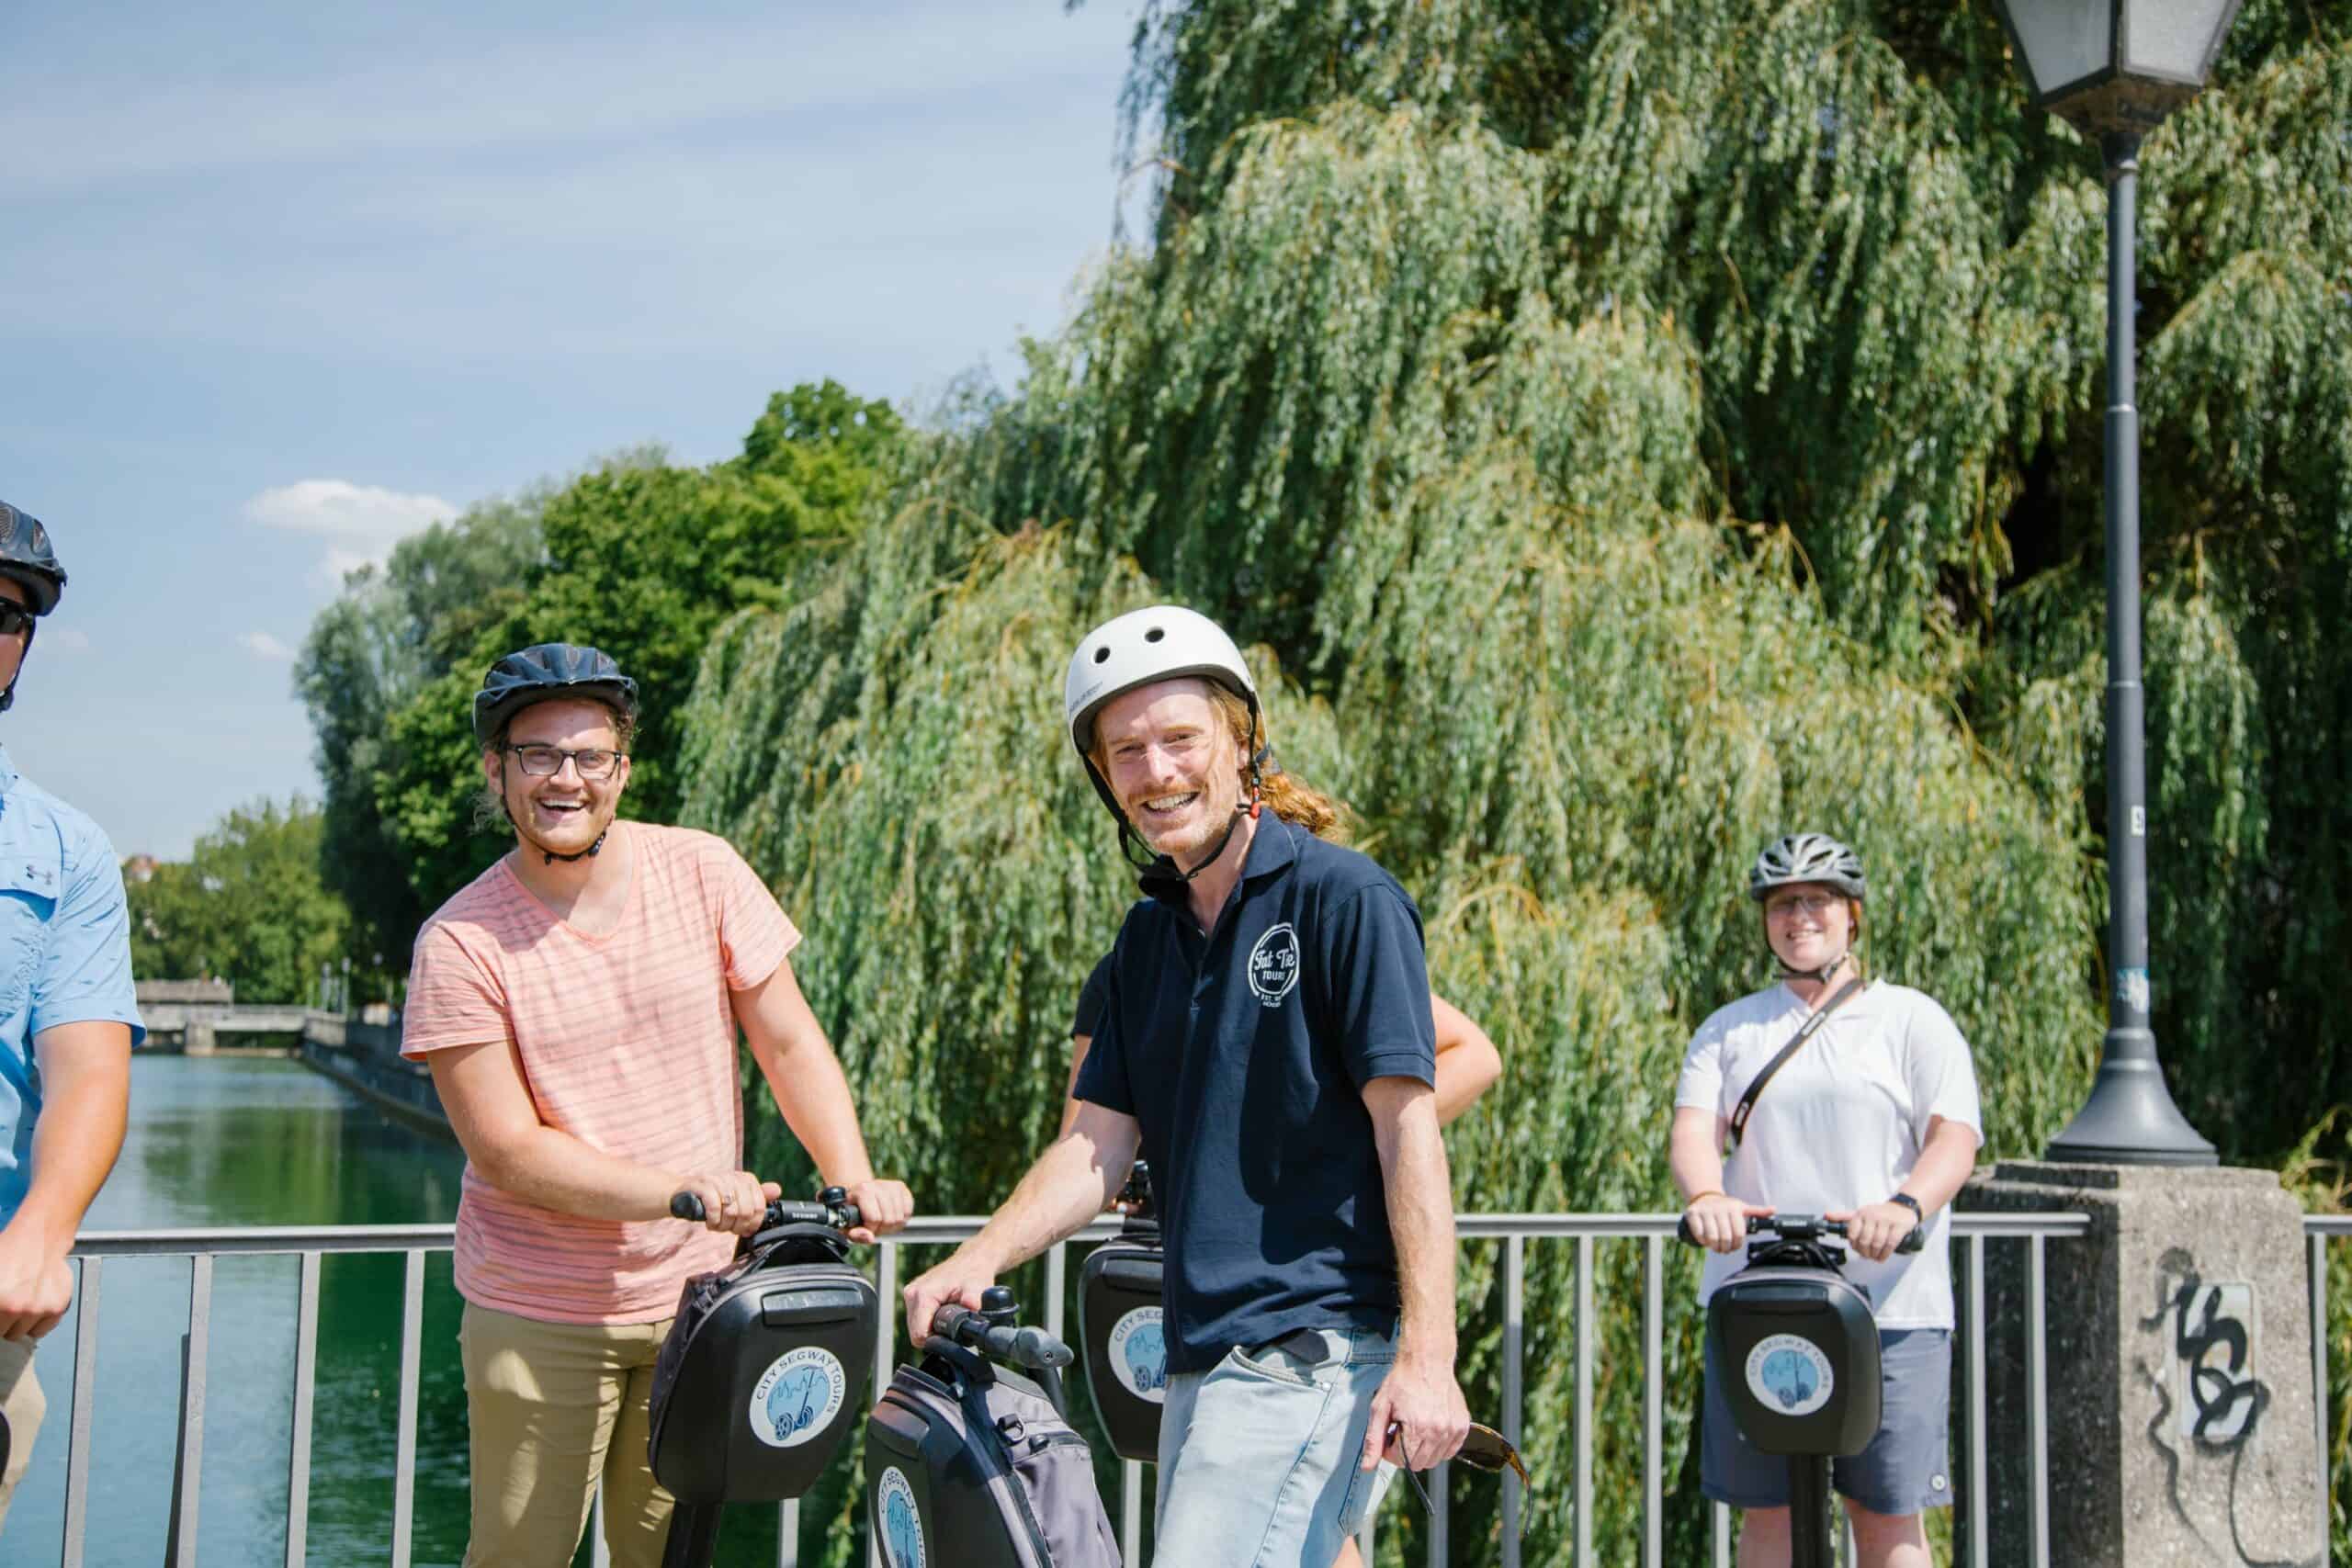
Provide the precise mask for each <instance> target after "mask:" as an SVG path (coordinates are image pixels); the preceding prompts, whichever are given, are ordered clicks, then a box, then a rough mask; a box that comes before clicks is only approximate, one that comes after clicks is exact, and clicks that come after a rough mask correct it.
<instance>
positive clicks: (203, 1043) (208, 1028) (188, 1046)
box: [180, 1017, 214, 1056]
mask: <svg viewBox="0 0 2352 1568" xmlns="http://www.w3.org/2000/svg"><path fill="white" fill-rule="evenodd" d="M180 1038H181V1040H182V1042H183V1043H182V1045H181V1047H180V1048H181V1049H182V1050H183V1051H185V1052H187V1055H191V1056H209V1055H212V1052H213V1049H214V1043H213V1036H212V1021H211V1020H210V1019H209V1018H193V1017H192V1018H190V1019H189V1020H188V1021H187V1032H185V1033H184V1034H182V1035H181V1036H180Z"/></svg>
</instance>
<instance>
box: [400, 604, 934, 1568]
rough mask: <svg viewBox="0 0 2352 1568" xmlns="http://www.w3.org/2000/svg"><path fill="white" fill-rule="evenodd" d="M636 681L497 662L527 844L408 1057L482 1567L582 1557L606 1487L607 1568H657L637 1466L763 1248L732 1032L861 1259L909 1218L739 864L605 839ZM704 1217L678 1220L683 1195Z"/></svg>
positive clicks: (409, 1026) (595, 663)
mask: <svg viewBox="0 0 2352 1568" xmlns="http://www.w3.org/2000/svg"><path fill="white" fill-rule="evenodd" d="M636 717H637V687H636V684H635V682H632V681H630V680H629V679H628V677H627V676H625V675H623V674H622V673H621V672H620V671H619V670H618V669H617V668H616V666H615V665H614V663H613V661H612V660H610V659H609V658H607V657H605V655H604V654H603V653H600V652H598V651H597V650H596V649H591V648H578V647H573V646H571V645H569V644H564V643H546V644H541V645H539V646H538V647H536V648H530V649H524V650H523V651H521V652H519V653H513V654H509V655H507V656H506V657H505V658H504V659H502V660H499V661H498V663H497V664H495V665H494V666H492V670H491V672H490V677H489V679H488V681H487V682H485V683H484V685H483V688H482V690H481V693H480V694H477V696H476V697H475V700H474V733H475V737H476V739H478V740H479V741H480V742H481V748H482V752H481V755H482V773H483V778H484V781H485V783H486V784H487V785H488V791H487V793H486V795H485V801H486V803H494V804H493V806H492V808H493V809H495V810H498V811H501V812H503V814H504V815H505V818H506V819H507V821H508V822H509V823H510V824H512V825H513V827H514V829H515V848H514V849H513V850H512V851H510V852H508V853H507V854H505V855H503V856H502V857H501V858H500V859H499V861H498V862H497V863H495V864H493V865H492V866H491V868H490V869H489V870H488V871H486V872H484V873H482V874H481V875H480V876H478V877H476V878H475V879H474V880H473V882H472V883H470V884H469V885H468V886H466V887H465V888H463V889H462V890H461V891H459V892H458V894H457V896H456V897H452V898H451V899H450V900H449V901H448V902H447V904H444V905H443V906H442V907H441V908H440V909H439V910H437V911H436V912H435V914H434V916H433V918H432V919H430V920H428V921H426V922H425V925H424V930H423V931H420V932H419V933H418V935H417V940H416V957H415V964H414V968H413V973H412V974H411V976H410V980H409V1000H408V1011H407V1015H406V1020H405V1031H404V1038H403V1040H402V1043H401V1049H402V1050H403V1051H404V1052H405V1053H406V1054H407V1055H410V1056H412V1057H415V1058H418V1059H421V1060H423V1061H425V1062H427V1063H429V1064H431V1066H432V1068H433V1080H434V1083H435V1087H436V1088H438V1089H439V1090H440V1094H441V1103H442V1105H443V1107H444V1109H446V1110H447V1111H448V1114H449V1122H450V1125H451V1126H452V1127H454V1128H455V1129H456V1130H457V1134H458V1142H459V1143H461V1144H463V1145H465V1150H466V1157H467V1164H466V1174H465V1184H464V1194H463V1196H462V1198H461V1199H460V1201H459V1202H458V1232H457V1283H458V1292H459V1293H460V1294H462V1295H463V1296H464V1297H465V1299H466V1308H465V1314H464V1317H463V1319H462V1323H461V1326H460V1328H459V1330H458V1343H459V1346H460V1348H461V1351H462V1357H463V1360H464V1363H465V1371H466V1405H467V1416H468V1422H469V1430H470V1437H469V1449H470V1457H471V1461H472V1469H473V1529H472V1538H471V1540H470V1541H469V1544H468V1546H467V1549H466V1563H467V1568H539V1565H545V1568H560V1565H561V1564H567V1563H569V1562H571V1557H572V1553H573V1551H575V1549H576V1548H577V1547H578V1545H579V1541H580V1534H581V1530H582V1528H583V1527H584V1525H585V1524H586V1522H587V1517H588V1510H589V1505H590V1501H591V1499H592V1498H593V1496H594V1492H595V1488H596V1483H597V1480H598V1478H599V1477H600V1476H601V1477H602V1479H603V1480H604V1483H605V1540H606V1543H607V1545H608V1546H609V1547H610V1549H611V1553H612V1560H613V1562H614V1563H615V1564H616V1565H617V1568H639V1565H642V1568H654V1564H656V1563H658V1562H660V1560H661V1557H662V1547H663V1543H664V1540H665V1539H666V1536H667V1534H668V1524H669V1517H670V1511H671V1498H670V1495H669V1494H668V1493H667V1492H665V1491H664V1490H662V1487H661V1486H660V1485H658V1484H657V1483H655V1481H654V1479H653V1474H652V1471H651V1469H650V1466H649V1465H648V1463H647V1459H646V1438H647V1404H648V1396H649V1394H650V1392H651V1387H652V1382H653V1363H654V1358H655V1355H656V1353H657V1352H658V1351H659V1349H660V1348H661V1344H662V1337H663V1336H664V1335H666V1334H667V1333H668V1332H669V1327H670V1318H671V1315H672V1314H673V1312H674V1310H675V1309H676V1306H677V1303H678V1296H679V1292H680V1290H681V1288H682V1287H683V1286H684V1282H685V1280H687V1278H688V1277H689V1276H691V1275H694V1274H696V1273H700V1272H703V1271H706V1270H707V1269H716V1268H718V1267H720V1266H722V1265H723V1264H725V1263H726V1262H727V1260H728V1259H729V1258H730V1257H731V1256H732V1255H733V1252H734V1247H735V1238H736V1237H737V1236H739V1235H749V1234H751V1233H752V1231H753V1230H755V1229H756V1228H757V1227H758V1224H759V1221H760V1217H761V1213H762V1211H763V1208H764V1207H765V1203H766V1200H767V1199H769V1198H771V1197H775V1196H777V1195H778V1189H777V1187H776V1185H775V1183H774V1182H763V1181H762V1180H761V1179H759V1178H758V1177H757V1176H755V1175H753V1174H752V1172H750V1171H747V1170H742V1169H740V1168H739V1167H740V1165H741V1160H742V1142H743V1126H742V1101H741V1096H740V1094H739V1092H738V1089H737V1087H736V1065H735V1034H736V1030H737V1028H738V1026H740V1027H741V1030H742V1032H743V1033H744V1035H745V1036H746V1037H747V1038H748V1039H749V1040H750V1042H751V1046H752V1059H753V1060H754V1061H756V1062H757V1063H758V1064H759V1067H760V1071H761V1074H762V1076H763V1077H765V1078H766V1079H767V1083H768V1088H769V1089H770V1091H771V1092H772V1093H774V1095H775V1100H776V1105H777V1108H778V1109H779V1110H780V1111H783V1113H784V1116H785V1120H786V1122H787V1123H788V1124H789V1125H790V1126H791V1128H792V1130H793V1132H794V1134H796V1135H797V1136H798V1137H799V1139H800V1141H801V1143H802V1144H803V1145H805V1146H806V1147H807V1148H808V1150H809V1155H810V1156H811V1157H812V1158H813V1160H814V1161H815V1163H816V1166H817V1169H818V1171H819V1172H820V1175H821V1176H822V1178H823V1179H824V1180H825V1181H826V1182H827V1183H829V1184H831V1185H837V1186H841V1187H845V1188H847V1189H848V1190H849V1193H850V1198H851V1201H854V1203H856V1205H857V1207H858V1210H859V1212H860V1213H862V1214H863V1215H864V1216H865V1221H866V1224H865V1226H864V1227H862V1228H860V1229H858V1230H855V1231H853V1232H851V1233H850V1234H851V1235H852V1236H853V1237H854V1238H855V1239H858V1240H863V1241H870V1240H872V1239H873V1238H874V1236H875V1235H876V1234H879V1233H883V1232H887V1231H892V1230H896V1229H898V1228H899V1226H901V1225H903V1224H905V1223H906V1221H907V1219H908V1217H909V1215H910V1214H911V1213H912V1212H913V1201H912V1199H911V1198H910V1196H909V1194H908V1191H907V1189H906V1187H905V1186H904V1185H903V1184H901V1183H899V1182H896V1181H882V1180H877V1179H876V1178H875V1175H874V1171H873V1168H872V1167H871V1166H870V1165H869V1164H868V1163H867V1160H866V1155H865V1140H864V1138H863V1137H862V1136H861V1135H860V1134H859V1132H858V1125H857V1113H856V1111H855V1110H854V1107H853V1106H852V1105H851V1102H850V1096H849V1087H848V1084H847V1082H846V1081H845V1080H844V1079H843V1077H842V1069H841V1064H840V1063H839V1062H838V1061H837V1060H836V1059H835V1057H834V1055H833V1052H832V1047H831V1045H829V1044H828V1043H826V1040H825V1036H824V1032H823V1030H822V1029H821V1028H820V1026H819V1024H818V1022H817V1020H816V1018H815V1016H814V1015H813V1014H812V1013H811V1012H810V1011H809V1004H808V1002H807V1001H806V1000H805V999H804V998H802V997H801V994H800V988H799V987H798V985H797V983H796V982H795V981H794V979H793V976H792V967H791V964H789V963H788V962H787V960H786V955H787V954H788V953H790V952H791V951H792V948H793V946H794V944H795V943H796V942H798V941H799V934H800V933H799V932H798V931H795V930H794V929H793V926H792V922H791V921H790V920H789V919H786V917H785V914H784V911H783V910H782V909H781V908H777V906H776V901H775V898H774V897H772V896H771V895H770V894H769V892H768V890H767V888H766V887H765V886H763V884H762V883H761V882H760V879H759V878H758V877H757V876H756V875H755V874H753V873H752V869H751V868H750V867H749V866H747V865H745V864H744V863H743V861H742V858H741V856H739V855H737V854H736V853H735V852H734V851H733V850H732V849H730V848H729V846H728V845H727V843H726V842H725V841H724V840H720V839H717V838H714V837H712V836H711V835H709V834H707V833H697V832H692V831H688V830H686V829H678V828H658V827H653V826H650V825H648V824H644V823H639V822H616V821H615V820H614V813H615V810H616V807H618V805H619V802H620V797H621V794H622V792H623V791H624V790H625V789H626V788H627V787H628V744H629V739H630V735H631V732H632V730H633V729H634V728H635V723H636ZM680 1191H687V1192H693V1193H695V1195H696V1196H697V1197H699V1198H700V1199H701V1201H702V1205H703V1212H704V1213H705V1214H706V1215H707V1216H708V1217H707V1220H706V1221H705V1222H704V1223H703V1224H700V1225H691V1224H686V1223H684V1222H682V1221H678V1220H673V1219H672V1218H670V1217H669V1215H670V1201H671V1197H672V1195H673V1193H676V1192H680Z"/></svg>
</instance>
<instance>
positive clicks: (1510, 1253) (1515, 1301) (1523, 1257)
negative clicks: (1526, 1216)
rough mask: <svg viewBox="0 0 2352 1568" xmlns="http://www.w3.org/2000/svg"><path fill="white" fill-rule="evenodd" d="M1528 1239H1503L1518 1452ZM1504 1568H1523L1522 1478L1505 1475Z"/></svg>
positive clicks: (1506, 1424)
mask: <svg viewBox="0 0 2352 1568" xmlns="http://www.w3.org/2000/svg"><path fill="white" fill-rule="evenodd" d="M1526 1317H1527V1238H1526V1237H1524V1236H1517V1235H1513V1236H1505V1237H1504V1238H1503V1436H1504V1437H1506V1438H1510V1440H1511V1446H1512V1447H1514V1448H1516V1447H1518V1445H1519V1440H1520V1429H1521V1404H1523V1403H1524V1401H1525V1399H1526V1359H1527V1325H1526ZM1502 1480H1503V1568H1520V1565H1519V1534H1520V1519H1519V1510H1520V1496H1519V1477H1518V1476H1516V1475H1513V1474H1511V1473H1510V1472H1504V1474H1503V1478H1502Z"/></svg>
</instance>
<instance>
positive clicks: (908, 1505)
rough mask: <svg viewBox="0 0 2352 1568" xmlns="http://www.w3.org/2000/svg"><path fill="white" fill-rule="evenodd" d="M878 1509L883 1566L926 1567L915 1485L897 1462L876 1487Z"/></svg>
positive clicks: (876, 1509) (892, 1567) (875, 1501)
mask: <svg viewBox="0 0 2352 1568" xmlns="http://www.w3.org/2000/svg"><path fill="white" fill-rule="evenodd" d="M874 1503H875V1512H876V1514H878V1515H880V1516H881V1529H882V1562H883V1565H884V1568H924V1565H925V1563H926V1562H927V1561H928V1559H927V1558H926V1556H925V1555H924V1551H923V1544H922V1520H921V1519H920V1518H918V1517H916V1516H915V1489H914V1488H913V1487H912V1486H910V1485H909V1484H907V1477H906V1474H905V1472H902V1471H901V1470H899V1467H898V1466H897V1465H895V1464H894V1465H892V1466H891V1467H890V1468H889V1469H888V1470H886V1471H884V1472H882V1483H881V1484H880V1485H878V1486H876V1488H875V1489H874Z"/></svg>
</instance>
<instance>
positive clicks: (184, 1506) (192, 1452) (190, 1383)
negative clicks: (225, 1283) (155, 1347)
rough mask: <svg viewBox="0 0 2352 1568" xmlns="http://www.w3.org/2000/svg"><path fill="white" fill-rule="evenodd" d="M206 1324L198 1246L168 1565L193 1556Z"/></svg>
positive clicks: (180, 1566)
mask: <svg viewBox="0 0 2352 1568" xmlns="http://www.w3.org/2000/svg"><path fill="white" fill-rule="evenodd" d="M211 1330H212V1255H211V1254H210V1253H209V1252H199V1253H198V1254H197V1255H196V1256H195V1257H194V1258H190V1259H189V1260H188V1292H187V1338H185V1339H183V1340H182V1341H180V1438H179V1455H178V1459H177V1461H176V1462H175V1464H174V1465H173V1467H172V1522H171V1528H170V1529H169V1531H168V1532H167V1534H166V1536H165V1539H164V1559H165V1561H167V1562H170V1563H171V1564H172V1568H194V1564H195V1562H196V1517H197V1501H198V1496H199V1495H200V1494H201V1493H202V1492H203V1490H204V1367H205V1361H206V1359H207V1354H208V1351H209V1348H210V1345H211ZM398 1568H406V1565H405V1564H400V1565H398Z"/></svg>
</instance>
